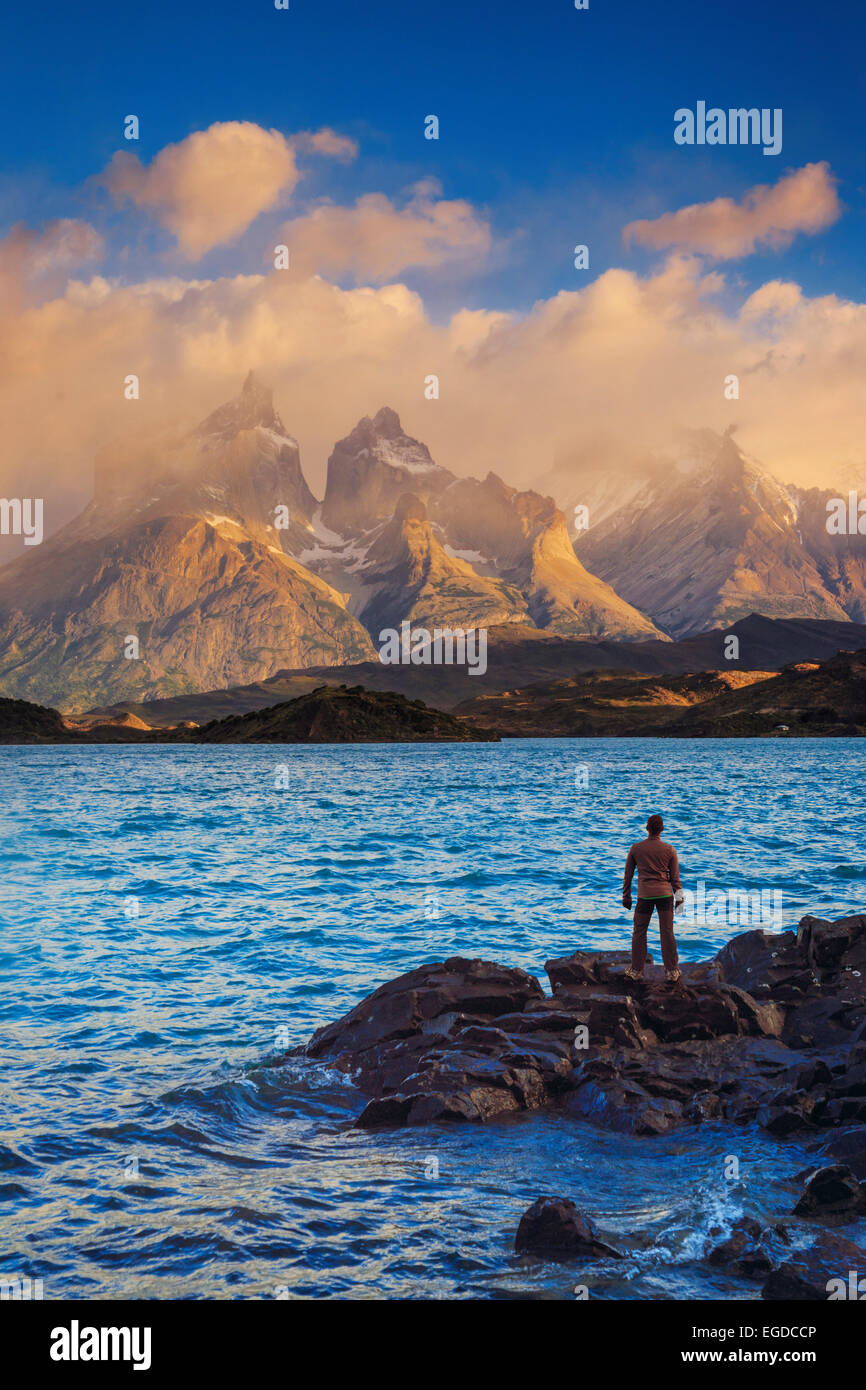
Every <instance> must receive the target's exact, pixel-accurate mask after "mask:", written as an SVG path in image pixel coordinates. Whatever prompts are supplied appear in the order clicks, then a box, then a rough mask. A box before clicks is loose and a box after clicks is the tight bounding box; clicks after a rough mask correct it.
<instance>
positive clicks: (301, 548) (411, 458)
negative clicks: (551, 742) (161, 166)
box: [0, 373, 866, 712]
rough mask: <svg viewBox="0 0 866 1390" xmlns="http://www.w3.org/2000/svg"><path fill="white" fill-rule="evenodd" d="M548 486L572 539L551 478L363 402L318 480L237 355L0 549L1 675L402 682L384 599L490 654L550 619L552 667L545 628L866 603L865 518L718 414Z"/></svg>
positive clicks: (593, 635) (813, 614) (117, 699)
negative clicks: (521, 476)
mask: <svg viewBox="0 0 866 1390" xmlns="http://www.w3.org/2000/svg"><path fill="white" fill-rule="evenodd" d="M568 486H569V487H571V489H572V491H573V492H575V490H576V492H579V493H580V494H581V496H582V497H583V498H584V499H586V500H587V504H588V506H589V513H590V521H591V524H590V526H589V528H588V530H586V531H585V532H581V533H579V534H578V535H577V537H576V539H573V538H572V537H571V536H570V535H569V527H568V523H567V519H566V514H565V513H564V512H563V511H561V510H560V508H559V507H558V506H557V505H556V503H555V501H554V500H553V499H552V498H551V497H549V496H545V495H542V494H541V493H539V492H535V491H532V490H523V491H521V490H518V489H517V488H514V487H512V486H510V485H509V484H508V483H507V482H505V481H503V480H502V479H501V478H500V477H498V476H497V475H496V474H495V473H493V472H488V473H487V475H486V477H485V478H483V479H477V478H473V477H462V476H458V475H457V474H455V473H453V472H451V471H450V470H449V469H448V468H446V467H444V466H443V465H442V464H440V463H438V462H436V461H435V460H434V459H433V458H432V456H431V454H430V452H429V450H428V449H427V447H426V446H425V445H424V444H423V443H422V442H420V441H419V440H417V439H414V438H413V437H411V436H410V435H407V434H406V433H405V431H404V430H403V427H402V425H401V422H400V420H399V418H398V416H397V415H396V413H395V412H394V411H393V410H391V409H389V408H388V407H384V408H382V409H381V410H379V411H378V413H377V414H375V415H374V416H373V417H365V418H364V419H362V420H361V421H360V422H359V423H358V424H357V425H356V426H355V428H354V429H353V430H352V431H351V432H350V433H349V434H348V435H347V436H346V437H345V438H343V439H341V440H339V441H338V443H337V444H336V445H335V446H334V449H333V451H332V453H331V456H330V458H329V460H328V469H327V480H326V486H325V495H324V497H323V498H322V500H321V502H319V501H318V500H317V499H316V498H315V497H314V496H313V494H312V492H311V490H310V488H309V486H308V484H307V481H306V478H305V477H304V473H303V469H302V466H301V458H300V451H299V447H298V444H297V441H296V440H295V439H294V438H293V437H292V436H291V435H290V434H289V432H288V431H287V429H286V427H285V425H284V424H283V422H282V420H281V418H280V416H279V414H278V413H277V411H276V409H275V406H274V402H273V396H272V393H271V392H270V390H268V389H267V388H266V387H265V386H264V385H263V384H262V382H261V381H260V380H259V379H258V378H257V377H256V376H255V375H254V374H253V373H250V375H249V376H248V377H247V379H246V381H245V382H244V384H243V387H242V389H241V391H240V393H239V394H238V396H237V397H235V399H234V400H232V401H229V402H228V403H226V404H224V405H222V406H219V407H218V408H217V409H216V410H214V411H213V412H212V413H211V414H210V415H209V416H208V417H207V419H205V420H204V421H203V422H202V423H201V424H199V425H198V426H197V427H196V428H195V429H193V430H191V431H189V432H188V433H185V434H182V435H179V436H175V437H172V438H168V439H166V438H163V439H160V440H158V441H134V442H131V443H128V444H124V445H122V446H115V447H112V448H108V449H105V450H103V451H102V453H101V454H100V455H99V456H98V458H97V460H96V465H95V482H94V495H93V498H92V500H91V502H90V503H89V504H88V506H87V507H86V508H85V509H84V511H83V512H82V513H81V515H80V516H78V517H77V518H76V519H75V520H73V521H72V522H70V523H69V524H67V525H66V526H64V527H63V528H62V529H61V530H60V531H58V532H57V533H55V534H54V535H53V536H51V537H49V538H48V539H47V540H46V541H44V542H43V544H42V545H40V546H39V547H33V548H30V549H28V550H27V551H26V552H25V553H24V554H22V555H21V556H20V557H19V558H17V559H16V560H14V561H13V562H12V563H10V564H8V565H6V566H5V567H4V568H2V569H0V692H2V693H3V694H4V695H6V696H9V697H13V698H18V699H26V700H35V701H37V702H40V703H45V704H50V705H57V706H59V707H61V708H63V709H64V710H67V711H70V712H81V711H85V710H87V709H90V708H92V707H94V706H99V707H102V706H116V705H124V706H128V705H132V704H136V703H148V704H149V703H151V702H153V701H157V700H165V699H169V700H170V699H171V698H173V697H176V698H179V699H183V698H186V697H192V696H195V695H198V694H199V693H200V692H206V691H219V690H231V689H236V688H239V687H240V688H246V687H251V686H256V685H257V684H260V683H265V682H268V681H269V680H272V679H274V678H275V676H276V675H277V674H278V673H285V672H303V671H305V670H308V669H309V670H310V671H311V672H312V671H316V672H322V671H329V670H331V669H332V668H334V669H335V674H336V670H337V669H338V670H339V671H341V672H343V671H346V670H349V669H351V668H359V674H358V675H357V676H356V677H355V679H364V677H362V676H361V675H360V668H362V667H363V668H364V669H367V667H368V666H369V667H370V668H372V669H373V670H374V671H375V669H376V668H377V667H378V673H379V675H381V676H384V677H387V678H388V679H387V680H386V685H385V688H387V687H388V686H390V687H391V688H394V689H403V688H404V684H405V681H404V680H403V676H404V675H408V673H400V672H398V670H397V669H396V668H393V667H389V668H385V667H380V666H379V663H378V655H377V651H378V647H377V644H378V641H379V633H380V631H381V630H382V629H384V628H396V627H398V626H399V624H400V623H401V622H403V621H409V622H410V623H411V624H412V625H413V626H414V627H426V628H428V629H429V628H433V627H434V626H440V627H446V628H447V627H451V628H454V627H462V628H466V629H468V628H476V627H483V628H486V629H488V630H489V633H490V636H491V640H492V641H494V643H495V644H496V643H498V645H499V647H500V650H502V651H506V652H507V653H508V654H509V659H512V658H514V657H515V655H516V652H517V647H518V646H520V645H521V644H522V645H523V647H524V648H525V651H526V653H528V654H529V655H530V657H532V658H533V659H534V658H536V657H538V656H539V647H538V645H537V644H538V642H539V641H543V642H545V643H546V644H550V643H553V645H554V648H556V652H555V653H554V652H551V654H550V661H552V663H553V665H554V667H555V666H556V665H557V662H558V661H559V660H560V658H561V657H562V656H563V644H565V646H567V647H569V648H571V647H572V646H574V647H575V648H576V650H575V652H574V653H572V658H573V661H576V662H577V664H578V666H579V667H581V666H582V665H583V661H584V658H588V657H589V656H590V650H589V649H590V648H594V649H600V650H594V651H593V652H592V657H593V659H594V660H596V661H598V660H600V659H601V658H602V657H603V656H604V655H605V651H606V649H607V648H608V647H616V648H617V649H619V648H620V647H621V646H623V645H624V644H627V645H629V646H635V647H642V648H643V647H647V646H649V647H650V648H651V649H652V650H653V652H656V651H657V649H659V648H660V647H662V646H664V645H670V644H671V641H672V639H677V638H683V637H690V636H692V635H694V634H697V633H701V632H704V631H706V630H707V629H710V630H713V629H719V628H722V627H725V628H726V627H729V626H730V625H731V624H733V623H736V621H737V620H738V619H741V618H743V617H744V616H745V615H747V614H751V613H757V614H765V615H769V616H770V617H776V618H781V619H813V620H820V621H822V622H825V623H831V624H839V625H840V627H841V626H844V625H845V624H847V623H849V622H850V621H851V620H854V621H856V622H858V623H860V622H863V621H866V537H860V536H852V537H847V536H844V537H836V536H829V535H828V534H827V531H826V526H825V510H826V497H827V496H828V495H829V494H825V493H819V492H817V491H813V492H804V491H798V490H796V489H793V488H785V487H783V486H782V485H781V484H779V483H778V482H777V481H776V480H775V479H774V478H773V477H772V476H771V475H770V474H769V473H768V472H767V471H766V470H764V469H762V468H761V467H760V465H758V464H757V463H755V462H754V461H753V460H749V459H747V458H746V456H745V455H744V454H743V453H742V452H741V451H740V449H739V448H738V446H737V445H736V443H735V442H734V440H733V438H732V437H731V436H730V435H728V436H724V437H718V436H713V435H710V434H708V433H707V434H705V435H702V436H700V437H696V441H693V444H692V446H691V447H690V450H689V451H688V452H687V454H686V455H684V456H683V457H682V458H679V459H676V460H661V461H659V460H656V461H655V462H654V463H653V464H652V466H650V467H648V468H647V469H645V470H644V472H643V474H642V475H641V476H640V477H639V478H638V477H623V478H617V477H615V476H612V475H611V473H610V470H608V469H599V470H596V471H595V472H593V470H592V469H591V468H588V469H584V470H583V471H582V472H581V473H580V474H579V476H575V477H572V478H571V479H570V480H569V483H568ZM710 645H711V648H712V652H713V653H715V651H716V647H717V646H718V635H716V637H714V638H711V642H710ZM836 649H838V648H836ZM652 659H653V660H659V661H661V662H662V669H664V661H663V658H660V657H655V656H654V657H653V658H652ZM547 660H548V658H547V657H546V656H545V658H544V659H543V661H542V665H544V662H545V661H547ZM622 663H624V664H626V665H627V664H628V661H627V659H626V658H625V657H623V656H621V655H620V656H617V657H615V658H614V660H613V664H614V665H618V664H622ZM708 664H709V665H715V666H718V665H719V659H718V655H717V654H716V655H715V659H714V660H712V661H710V662H709V663H708ZM759 664H761V665H766V666H768V667H769V666H770V665H772V663H771V662H760V663H759ZM692 669H700V668H694V667H693V668H692ZM436 674H437V676H439V677H443V678H444V679H445V684H446V685H448V687H449V694H450V696H453V702H454V703H456V702H457V700H459V699H462V698H466V692H465V690H462V691H458V690H457V689H456V688H455V689H454V690H453V691H452V690H451V688H450V687H451V685H452V684H453V681H452V675H453V676H456V675H457V673H456V672H453V673H452V672H445V671H444V670H440V671H437V672H436ZM460 674H461V675H463V676H465V673H460ZM329 683H332V682H329ZM365 684H370V682H368V681H366V679H365ZM372 684H373V686H374V687H375V688H381V686H380V681H379V680H378V679H374V680H373V682H372ZM305 688H309V684H308V685H307V686H306V687H305ZM293 693H296V694H297V693H301V692H299V691H297V690H294V691H293ZM416 693H420V692H416ZM428 693H429V692H428Z"/></svg>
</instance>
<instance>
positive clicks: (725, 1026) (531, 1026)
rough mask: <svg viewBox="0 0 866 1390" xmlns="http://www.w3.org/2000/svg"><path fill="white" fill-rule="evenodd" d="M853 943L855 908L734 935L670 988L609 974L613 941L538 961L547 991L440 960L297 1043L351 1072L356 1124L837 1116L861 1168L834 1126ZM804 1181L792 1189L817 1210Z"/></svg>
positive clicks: (855, 1022) (525, 980) (863, 1066)
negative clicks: (539, 1115)
mask: <svg viewBox="0 0 866 1390" xmlns="http://www.w3.org/2000/svg"><path fill="white" fill-rule="evenodd" d="M864 952H866V916H863V915H860V916H852V917H845V918H842V919H841V920H840V921H839V922H824V921H821V920H819V919H817V918H812V917H806V918H804V919H803V921H802V922H801V924H800V927H799V929H798V931H797V933H794V932H782V933H780V934H779V935H778V936H774V935H773V934H772V933H770V932H764V931H754V932H746V933H744V934H743V935H742V936H739V937H737V938H735V939H734V940H733V941H731V942H729V943H728V945H727V946H725V948H724V949H723V950H722V951H720V952H719V954H718V956H717V957H716V958H715V959H714V960H711V961H702V962H697V963H689V964H687V965H685V966H684V967H683V978H682V980H681V981H680V982H678V983H677V984H669V983H667V982H665V981H664V979H663V978H662V971H661V970H660V969H659V968H658V967H657V966H653V965H649V966H648V968H647V971H646V972H645V976H644V978H643V979H642V980H639V981H632V980H627V979H626V978H625V968H626V965H627V962H628V956H627V954H626V953H625V952H621V951H576V952H574V954H573V955H571V956H567V957H563V958H561V959H558V960H551V961H548V963H547V967H546V968H547V972H548V975H549V977H550V980H551V984H552V986H553V991H554V995H553V998H546V997H545V996H544V994H543V992H542V990H541V986H540V985H539V983H538V981H537V980H536V979H535V978H534V977H533V976H531V975H527V974H526V972H525V971H522V970H510V969H507V968H506V967H505V966H501V965H495V964H491V963H490V962H487V961H480V960H464V959H463V958H462V957H453V958H451V959H450V960H447V961H444V962H440V963H435V964H430V965H424V966H421V967H420V968H419V969H417V970H414V971H411V972H410V973H409V974H407V975H402V976H400V978H399V979H396V980H392V981H390V982H389V983H388V984H385V985H383V986H382V987H381V988H380V989H377V990H376V991H375V992H374V993H373V994H371V995H369V996H368V997H367V998H366V999H364V1000H362V1002H361V1003H360V1004H358V1005H357V1007H356V1008H354V1009H353V1010H352V1011H351V1012H350V1013H348V1014H347V1015H346V1016H345V1017H344V1018H342V1019H340V1020H339V1021H338V1022H336V1023H333V1024H330V1025H329V1026H328V1027H326V1028H321V1029H319V1031H318V1032H317V1033H316V1034H315V1035H314V1036H313V1038H312V1039H311V1041H310V1043H309V1044H308V1046H307V1048H306V1052H307V1053H308V1054H309V1055H310V1056H313V1057H319V1058H323V1059H327V1060H328V1062H329V1063H330V1064H331V1065H333V1066H335V1067H337V1068H338V1069H339V1070H341V1071H343V1072H346V1073H348V1074H351V1076H352V1077H353V1079H354V1081H355V1082H356V1084H357V1085H358V1087H359V1089H360V1090H361V1092H362V1093H363V1094H364V1095H365V1096H367V1097H368V1098H369V1104H368V1105H367V1107H366V1109H365V1110H364V1112H363V1114H362V1115H361V1117H360V1119H359V1121H358V1123H359V1124H361V1125H365V1126H368V1125H382V1124H390V1125H405V1124H410V1125H414V1124H423V1123H427V1122H430V1121H440V1120H470V1121H486V1120H491V1119H495V1118H497V1117H503V1116H507V1115H509V1114H513V1113H515V1112H517V1111H521V1110H534V1109H538V1108H540V1107H542V1106H547V1105H554V1104H556V1105H559V1106H560V1107H562V1108H563V1109H565V1110H566V1111H567V1112H568V1113H570V1114H572V1115H575V1116H579V1117H580V1118H583V1119H588V1120H590V1121H592V1122H593V1123H595V1124H599V1125H603V1126H605V1127H606V1128H609V1129H612V1130H616V1131H620V1132H622V1133H630V1134H663V1133H666V1132H668V1131H669V1130H671V1129H675V1128H679V1127H682V1126H685V1125H690V1124H699V1123H702V1122H703V1121H704V1120H728V1121H734V1122H738V1123H750V1122H757V1123H758V1124H760V1125H762V1126H763V1127H764V1128H766V1129H767V1130H768V1131H770V1132H771V1133H773V1134H777V1135H779V1136H785V1135H788V1134H793V1133H802V1134H804V1135H810V1134H811V1135H812V1136H814V1137H815V1138H818V1136H822V1135H824V1134H826V1131H828V1130H832V1129H834V1128H838V1127H841V1126H847V1127H849V1129H848V1130H847V1132H848V1133H851V1134H853V1135H854V1136H855V1137H854V1138H852V1139H851V1140H849V1141H848V1145H849V1148H850V1150H851V1153H852V1160H851V1161H852V1166H853V1165H854V1163H855V1162H857V1163H861V1164H862V1165H864V1166H866V1157H864V1146H863V1143H862V1140H858V1139H857V1137H856V1136H857V1133H858V1132H857V1131H856V1130H851V1129H850V1127H851V1126H853V1125H856V1124H862V1125H863V1126H864V1128H863V1131H862V1133H866V983H864V982H866V971H863V970H861V968H860V966H861V964H864V965H866V962H864V961H863V959H862V958H863V955H864ZM747 985H748V986H749V987H747ZM840 1142H841V1141H840ZM858 1144H859V1148H858ZM824 1146H825V1147H824V1148H823V1149H822V1153H826V1154H827V1156H828V1157H830V1158H833V1157H837V1155H835V1154H834V1153H833V1151H832V1150H831V1149H830V1148H829V1147H827V1139H826V1138H825V1139H824ZM815 1147H816V1148H817V1146H815ZM858 1155H859V1157H858ZM838 1157H839V1158H845V1157H846V1154H843V1153H840V1154H839V1155H838ZM860 1171H861V1169H860V1168H858V1169H857V1172H858V1174H859V1172H860ZM813 1181H814V1179H813ZM821 1191H822V1189H821V1186H820V1184H819V1186H818V1188H816V1189H815V1191H814V1192H813V1193H812V1195H811V1197H810V1198H809V1201H814V1202H815V1203H816V1209H817V1210H824V1211H827V1212H828V1215H829V1216H830V1217H833V1218H835V1216H837V1215H838V1214H839V1213H837V1212H833V1211H830V1210H829V1207H830V1206H832V1205H833V1204H832V1202H831V1203H829V1204H828V1203H827V1202H824V1201H823V1200H819V1194H820V1192H821ZM839 1200H840V1201H843V1200H844V1194H842V1195H840V1197H839Z"/></svg>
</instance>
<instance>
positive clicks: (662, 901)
mask: <svg viewBox="0 0 866 1390" xmlns="http://www.w3.org/2000/svg"><path fill="white" fill-rule="evenodd" d="M646 828H647V837H646V839H645V840H638V841H637V842H636V843H635V844H633V845H632V847H631V849H630V850H629V852H628V858H627V859H626V861H625V877H624V879H623V881H622V905H623V907H625V908H628V909H629V910H630V909H631V881H632V879H633V877H634V871H635V869H637V907H636V908H635V911H634V931H633V933H632V938H631V965H630V966H629V967H628V969H627V970H626V972H625V974H626V979H628V980H639V979H640V978H641V976H642V975H643V968H644V966H645V965H646V933H647V927H648V926H649V924H650V918H651V917H652V915H653V908H656V910H657V911H658V915H659V935H660V937H661V941H662V960H663V961H664V963H665V979H666V980H670V981H671V983H675V982H676V981H677V980H679V979H680V978H681V976H680V971H679V968H678V966H679V961H678V957H677V943H676V940H675V939H674V894H676V901H677V903H678V904H679V903H681V902H682V901H683V888H682V884H681V883H680V866H679V860H678V859H677V852H676V850H675V849H674V847H673V845H669V844H666V843H665V841H664V840H663V839H662V838H661V833H662V831H663V830H664V828H665V823H664V821H663V820H662V818H661V816H650V818H649V820H648V821H647V823H646Z"/></svg>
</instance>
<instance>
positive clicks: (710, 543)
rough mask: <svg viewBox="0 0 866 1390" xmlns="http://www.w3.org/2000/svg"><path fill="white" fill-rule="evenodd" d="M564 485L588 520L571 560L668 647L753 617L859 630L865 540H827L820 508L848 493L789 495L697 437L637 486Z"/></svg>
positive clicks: (735, 453) (625, 482)
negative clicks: (673, 640) (664, 637)
mask: <svg viewBox="0 0 866 1390" xmlns="http://www.w3.org/2000/svg"><path fill="white" fill-rule="evenodd" d="M864 482H866V475H864ZM568 486H569V488H570V489H571V490H572V491H573V493H574V504H575V505H580V504H582V505H583V506H585V507H586V508H587V510H588V512H589V522H590V524H589V526H588V527H587V528H586V529H584V530H582V531H581V532H580V533H579V534H578V535H577V537H576V541H575V548H576V550H577V553H578V554H579V555H580V557H581V558H582V559H583V561H584V562H585V564H587V565H588V566H589V567H590V568H591V569H592V570H593V571H594V572H595V573H596V574H598V575H599V576H600V577H601V578H603V579H605V580H606V581H607V582H608V583H609V584H612V585H613V587H614V588H615V589H616V591H617V593H619V594H621V595H622V596H623V598H625V599H627V600H628V601H629V602H631V603H635V604H637V605H638V606H639V607H640V608H641V609H642V610H643V611H644V612H646V613H647V614H648V615H649V616H650V617H652V619H653V621H654V622H655V623H657V624H658V626H659V627H661V628H662V629H663V630H664V631H665V632H666V633H669V634H670V635H671V636H672V637H688V636H691V635H692V634H694V633H698V632H704V631H706V630H707V629H709V628H717V627H726V626H728V625H729V624H731V623H733V622H735V621H736V620H737V619H738V618H741V617H743V616H744V614H746V613H751V612H758V613H762V614H764V615H766V616H767V617H771V618H782V619H785V618H816V619H821V620H824V621H836V622H839V621H845V620H851V621H854V622H857V623H862V622H864V621H866V535H860V534H859V533H858V534H855V535H830V534H828V531H827V503H828V501H829V500H830V499H831V498H832V497H836V496H839V495H842V496H844V497H845V498H846V499H847V495H848V488H847V487H846V488H845V489H842V488H840V489H839V490H838V491H833V490H832V489H824V490H822V489H818V488H812V489H803V488H797V487H793V486H785V485H783V484H782V483H780V482H779V481H778V480H777V479H776V478H775V477H774V476H773V475H772V474H771V473H770V472H769V471H768V470H767V469H766V468H764V467H762V466H761V464H760V463H758V462H757V461H756V460H755V459H752V458H749V457H748V456H747V455H746V454H744V453H743V452H742V450H741V449H740V448H739V447H738V445H737V444H736V442H735V441H734V439H733V437H732V435H731V434H727V435H724V436H721V437H719V436H718V435H714V434H712V433H710V432H709V431H706V432H703V433H699V434H693V435H691V436H689V437H688V440H687V444H686V447H685V448H684V449H683V451H682V453H680V454H679V455H678V456H677V457H671V458H668V459H655V460H653V461H652V462H651V463H650V464H647V465H646V466H645V467H644V468H643V469H642V470H641V471H640V473H639V474H638V475H637V476H636V475H634V474H632V475H631V476H626V477H617V478H611V477H610V474H609V471H608V470H594V469H592V468H591V467H588V468H584V469H582V470H579V471H578V475H577V476H576V477H575V476H574V475H573V476H572V477H571V478H570V480H569V483H568ZM863 495H864V497H866V488H864V490H863Z"/></svg>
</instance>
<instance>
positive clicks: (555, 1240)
mask: <svg viewBox="0 0 866 1390" xmlns="http://www.w3.org/2000/svg"><path fill="white" fill-rule="evenodd" d="M514 1248H515V1250H516V1251H517V1253H518V1254H519V1255H522V1254H527V1255H540V1256H542V1257H543V1258H546V1259H552V1260H573V1259H578V1258H580V1259H589V1260H603V1259H620V1258H621V1256H620V1253H619V1251H618V1250H614V1249H613V1248H612V1247H611V1246H610V1245H605V1243H604V1241H603V1240H600V1239H599V1236H598V1232H597V1231H596V1229H595V1226H594V1225H593V1224H592V1222H591V1221H590V1220H589V1218H588V1217H587V1216H585V1215H584V1213H583V1212H581V1211H578V1209H577V1207H576V1206H575V1205H574V1202H572V1201H571V1199H570V1198H569V1197H539V1198H538V1201H537V1202H533V1204H532V1206H531V1207H530V1208H529V1210H528V1211H525V1212H524V1213H523V1216H522V1217H521V1218H520V1225H519V1226H518V1228H517V1236H516V1239H515V1242H514Z"/></svg>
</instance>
